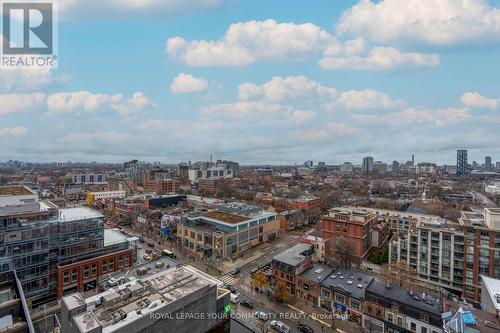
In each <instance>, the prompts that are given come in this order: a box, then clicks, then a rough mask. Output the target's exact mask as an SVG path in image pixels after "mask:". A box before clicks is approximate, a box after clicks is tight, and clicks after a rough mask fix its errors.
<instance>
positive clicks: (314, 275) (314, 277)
mask: <svg viewBox="0 0 500 333" xmlns="http://www.w3.org/2000/svg"><path fill="white" fill-rule="evenodd" d="M332 271H333V268H331V267H329V266H326V265H322V264H314V265H313V266H312V267H311V268H309V269H308V270H306V271H304V272H302V273H301V274H300V277H301V278H303V279H307V280H310V281H314V282H316V283H320V282H321V281H323V280H324V279H325V278H326V277H327V276H329V275H330V274H331V272H332Z"/></svg>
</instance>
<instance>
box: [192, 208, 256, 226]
mask: <svg viewBox="0 0 500 333" xmlns="http://www.w3.org/2000/svg"><path fill="white" fill-rule="evenodd" d="M201 215H202V216H204V217H208V218H211V219H214V220H218V221H222V222H226V223H232V224H236V223H240V222H245V221H247V220H249V218H248V217H245V216H240V215H236V214H231V213H225V212H221V211H219V210H211V211H208V212H204V213H203V214H201Z"/></svg>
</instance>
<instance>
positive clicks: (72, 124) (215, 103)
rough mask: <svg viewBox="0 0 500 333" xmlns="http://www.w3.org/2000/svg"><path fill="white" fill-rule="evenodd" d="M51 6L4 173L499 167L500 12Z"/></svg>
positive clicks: (499, 4) (11, 95) (418, 2)
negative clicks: (110, 166) (111, 165)
mask: <svg viewBox="0 0 500 333" xmlns="http://www.w3.org/2000/svg"><path fill="white" fill-rule="evenodd" d="M54 1H55V2H56V3H57V8H58V17H59V23H58V49H59V54H58V68H57V69H52V70H28V69H18V70H5V69H0V160H9V159H18V160H24V161H36V162H48V161H98V162H123V161H126V160H129V159H140V160H144V161H161V162H167V163H174V162H179V161H188V160H190V161H196V160H207V159H208V158H209V156H210V154H213V156H214V158H215V159H230V160H235V161H239V162H240V163H242V164H294V163H302V162H304V161H305V160H313V161H315V162H317V161H326V162H327V163H331V164H338V163H342V162H345V161H350V162H353V163H356V164H359V163H361V159H362V158H363V157H364V156H373V157H374V159H375V160H382V161H386V162H391V161H393V160H398V161H400V162H405V161H407V160H409V159H410V158H411V154H415V159H416V161H417V162H424V161H425V162H437V163H439V164H441V163H447V164H454V163H455V162H456V150H457V149H468V150H469V159H470V160H471V161H472V160H477V161H478V162H480V163H484V157H485V156H487V155H489V156H492V158H493V161H500V63H499V59H500V1H496V0H495V1H493V0H490V1H487V0H462V1H460V0H379V1H373V0H360V1H351V0H342V1H331V0H324V1H319V0H317V1H316V0H311V1H298V0H275V1H255V0H254V1H246V0H190V1H183V0H86V1H82V0H60V1H59V0H54Z"/></svg>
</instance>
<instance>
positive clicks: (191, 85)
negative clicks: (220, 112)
mask: <svg viewBox="0 0 500 333" xmlns="http://www.w3.org/2000/svg"><path fill="white" fill-rule="evenodd" d="M207 88H208V81H207V80H205V79H203V78H197V77H195V76H193V75H191V74H184V73H180V74H179V75H177V76H176V77H175V78H174V80H173V81H172V83H171V84H170V91H171V92H172V93H174V94H185V93H193V92H201V91H205V90H207Z"/></svg>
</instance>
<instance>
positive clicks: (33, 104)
mask: <svg viewBox="0 0 500 333" xmlns="http://www.w3.org/2000/svg"><path fill="white" fill-rule="evenodd" d="M44 102H45V94H43V93H32V94H17V93H11V94H0V115H5V114H9V113H17V112H25V111H29V110H32V109H35V108H37V107H40V106H42V105H43V104H44Z"/></svg>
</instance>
